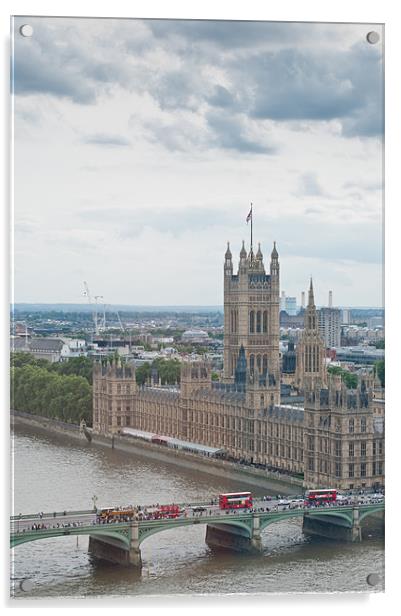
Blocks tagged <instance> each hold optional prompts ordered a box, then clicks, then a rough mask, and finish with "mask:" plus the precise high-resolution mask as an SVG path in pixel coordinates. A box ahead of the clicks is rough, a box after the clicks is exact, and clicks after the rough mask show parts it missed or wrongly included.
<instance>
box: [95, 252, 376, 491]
mask: <svg viewBox="0 0 401 616" xmlns="http://www.w3.org/2000/svg"><path fill="white" fill-rule="evenodd" d="M279 310H280V265H279V255H278V252H277V249H276V245H275V243H274V246H273V250H272V252H271V255H270V263H269V266H268V269H267V268H265V265H264V260H263V254H262V251H261V248H260V245H259V248H258V251H257V252H256V254H254V253H253V250H252V248H251V249H250V251H249V253H248V252H247V250H246V249H245V246H244V244H243V245H242V249H241V251H240V253H239V264H238V269H237V271H236V272H234V263H233V257H232V254H231V251H230V247H229V245H228V246H227V250H226V253H225V258H224V370H223V376H222V379H221V381H220V382H214V381H213V382H212V379H211V366H210V365H209V364H208V362H206V361H192V362H183V363H182V365H181V379H180V390H179V391H178V390H175V391H172V390H168V389H163V388H160V387H151V386H145V387H139V386H138V385H137V383H136V379H135V367H134V365H132V364H122V363H121V362H120V361H119V360H115V361H113V362H111V363H110V362H108V363H107V364H102V363H97V364H95V367H94V374H93V430H94V432H97V433H100V434H105V435H111V434H116V433H118V432H119V431H120V430H121V429H122V427H126V426H129V427H131V428H135V429H138V430H144V431H147V432H152V433H154V434H159V435H165V436H170V437H175V438H179V439H182V440H185V441H189V442H192V443H199V444H203V445H207V446H210V447H218V448H222V449H223V450H224V452H225V454H226V456H227V457H228V458H229V459H233V460H238V461H241V460H242V461H247V462H250V463H255V464H260V465H265V466H266V467H270V468H275V469H277V470H285V471H286V472H288V473H290V474H296V475H300V474H303V477H304V485H305V487H310V488H312V487H333V488H335V487H336V488H339V489H358V488H362V489H363V488H370V487H376V486H382V485H384V429H383V426H384V392H383V390H382V389H381V388H380V385H379V383H378V381H377V380H376V379H375V377H374V375H372V374H371V373H369V372H368V371H366V372H365V373H362V374H359V375H358V386H357V388H356V389H347V387H346V386H345V383H344V382H343V381H342V380H341V377H340V376H334V375H329V374H328V373H327V369H326V361H325V356H326V352H325V351H326V350H325V347H324V343H323V341H322V339H321V338H320V335H319V324H318V318H317V311H316V306H315V301H314V292H313V284H312V280H311V281H310V288H309V295H308V305H307V307H306V310H305V324H304V330H303V334H302V338H301V340H300V341H299V343H298V344H297V347H296V351H295V353H296V355H295V357H296V361H294V362H293V365H294V369H293V371H292V372H291V370H290V371H288V370H287V371H286V373H285V375H284V373H283V371H282V358H280V350H279V338H280V326H279ZM284 378H285V380H284ZM284 383H286V384H287V387H283V385H284ZM288 383H290V385H291V387H288ZM284 393H285V395H284ZM295 400H296V402H294V401H295Z"/></svg>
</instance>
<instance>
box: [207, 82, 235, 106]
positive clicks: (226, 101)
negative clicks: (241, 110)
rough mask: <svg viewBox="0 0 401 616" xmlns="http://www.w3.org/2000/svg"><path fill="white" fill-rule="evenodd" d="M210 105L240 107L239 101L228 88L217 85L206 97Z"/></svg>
mask: <svg viewBox="0 0 401 616" xmlns="http://www.w3.org/2000/svg"><path fill="white" fill-rule="evenodd" d="M206 101H207V102H208V103H209V105H211V106H213V107H221V108H223V109H233V108H234V109H235V108H238V102H237V101H236V100H235V97H234V96H233V94H232V93H231V92H229V90H227V88H224V87H223V86H220V85H217V86H215V87H214V89H213V92H212V94H211V95H210V96H209V97H207V98H206Z"/></svg>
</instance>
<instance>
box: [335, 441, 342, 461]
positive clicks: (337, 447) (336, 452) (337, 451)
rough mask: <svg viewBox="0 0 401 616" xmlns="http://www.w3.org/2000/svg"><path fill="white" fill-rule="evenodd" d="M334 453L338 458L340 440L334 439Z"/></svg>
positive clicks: (339, 454)
mask: <svg viewBox="0 0 401 616" xmlns="http://www.w3.org/2000/svg"><path fill="white" fill-rule="evenodd" d="M334 455H335V456H337V457H338V458H339V457H340V456H341V442H340V441H335V446H334Z"/></svg>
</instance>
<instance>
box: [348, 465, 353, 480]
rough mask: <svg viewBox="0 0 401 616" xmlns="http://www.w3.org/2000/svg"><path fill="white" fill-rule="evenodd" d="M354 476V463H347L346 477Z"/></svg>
mask: <svg viewBox="0 0 401 616" xmlns="http://www.w3.org/2000/svg"><path fill="white" fill-rule="evenodd" d="M353 476H354V464H348V477H353Z"/></svg>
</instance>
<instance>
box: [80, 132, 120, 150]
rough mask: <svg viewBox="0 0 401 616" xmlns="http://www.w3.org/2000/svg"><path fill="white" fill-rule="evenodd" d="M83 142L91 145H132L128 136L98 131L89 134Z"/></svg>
mask: <svg viewBox="0 0 401 616" xmlns="http://www.w3.org/2000/svg"><path fill="white" fill-rule="evenodd" d="M82 141H83V143H87V144H90V145H101V146H112V147H125V146H128V145H131V143H130V141H129V140H128V139H126V137H122V136H120V135H110V134H107V133H97V134H94V135H87V136H86V137H83V139H82Z"/></svg>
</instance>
